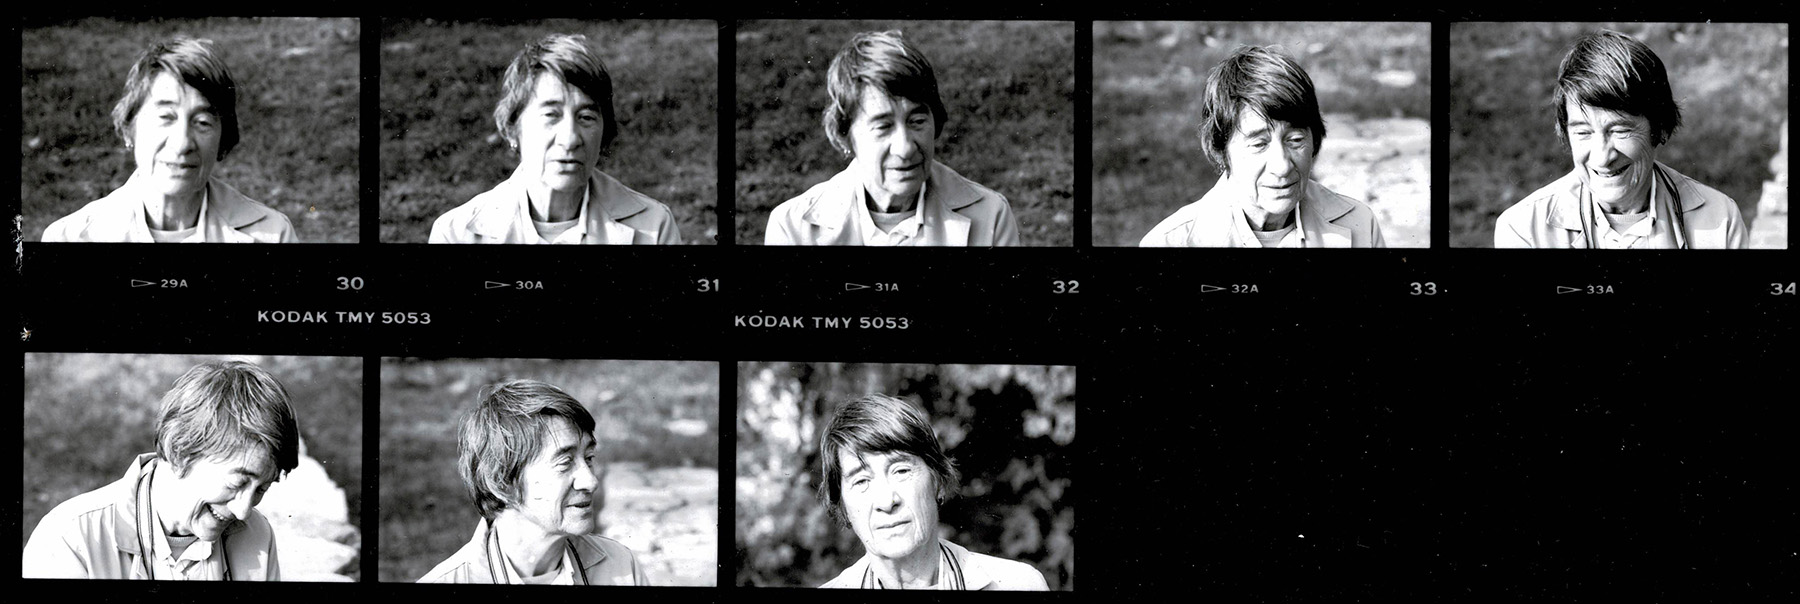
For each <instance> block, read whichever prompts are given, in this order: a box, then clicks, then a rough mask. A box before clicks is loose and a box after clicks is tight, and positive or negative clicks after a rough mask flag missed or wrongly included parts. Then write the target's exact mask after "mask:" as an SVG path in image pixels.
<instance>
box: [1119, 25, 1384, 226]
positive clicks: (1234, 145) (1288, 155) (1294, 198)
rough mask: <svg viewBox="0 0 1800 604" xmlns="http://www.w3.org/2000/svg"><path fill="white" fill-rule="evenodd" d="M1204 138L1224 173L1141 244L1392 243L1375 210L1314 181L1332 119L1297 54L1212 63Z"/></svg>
mask: <svg viewBox="0 0 1800 604" xmlns="http://www.w3.org/2000/svg"><path fill="white" fill-rule="evenodd" d="M1200 139H1201V141H1202V144H1204V145H1205V151H1206V158H1207V159H1208V160H1209V161H1211V162H1212V164H1213V165H1214V166H1215V167H1217V168H1218V170H1219V172H1220V173H1221V174H1223V176H1221V177H1220V178H1219V181H1218V183H1217V184H1214V185H1213V188H1212V190H1210V191H1207V192H1206V195H1205V196H1203V197H1201V198H1200V200H1199V201H1196V202H1194V203H1191V204H1188V205H1187V206H1184V207H1182V208H1181V209H1180V210H1176V211H1175V214H1174V215H1171V216H1169V217H1168V218H1166V219H1164V220H1163V221H1162V222H1161V223H1160V224H1157V225H1156V228H1153V229H1151V230H1150V233H1149V234H1147V235H1145V236H1144V239H1143V241H1142V242H1140V243H1139V245H1140V246H1143V247H1265V248H1266V247H1287V248H1301V247H1311V248H1318V247H1337V248H1344V247H1385V245H1386V244H1385V243H1383V241H1382V239H1381V225H1380V224H1378V223H1376V221H1375V212H1374V211H1372V210H1370V209H1369V206H1367V205H1364V204H1363V202H1361V201H1358V200H1356V199H1352V198H1350V197H1346V196H1343V195H1339V194H1337V193H1335V192H1332V191H1331V190H1330V189H1327V188H1325V186H1324V185H1321V184H1319V183H1318V182H1317V181H1314V180H1313V179H1312V171H1313V161H1314V160H1316V159H1318V156H1319V148H1320V145H1322V144H1323V143H1324V142H1325V120H1324V118H1323V117H1322V116H1321V115H1320V113H1319V99H1318V97H1317V96H1316V95H1315V93H1314V92H1313V83H1312V78H1311V77H1309V76H1308V75H1307V74H1306V70H1305V69H1301V68H1300V64H1299V63H1295V62H1294V60H1293V59H1291V58H1288V57H1287V56H1286V55H1283V54H1280V53H1277V52H1275V51H1273V50H1270V49H1268V48H1264V47H1256V46H1246V47H1241V48H1238V49H1237V50H1236V51H1235V52H1232V53H1231V56H1229V57H1226V58H1225V60H1224V61H1222V62H1220V63H1219V64H1218V65H1216V66H1214V67H1213V69H1212V72H1211V73H1209V74H1207V76H1206V92H1205V96H1204V97H1202V98H1201V105H1200Z"/></svg>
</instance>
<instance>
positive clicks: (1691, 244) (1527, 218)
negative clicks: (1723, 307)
mask: <svg viewBox="0 0 1800 604" xmlns="http://www.w3.org/2000/svg"><path fill="white" fill-rule="evenodd" d="M1656 168H1657V170H1659V171H1661V172H1662V173H1663V174H1664V175H1666V176H1667V177H1668V179H1667V181H1666V182H1665V181H1664V179H1662V178H1657V179H1656V180H1657V183H1656V185H1655V186H1656V187H1657V194H1656V197H1657V207H1656V208H1655V209H1654V210H1652V212H1654V214H1653V215H1654V217H1655V218H1653V220H1655V221H1656V222H1655V224H1653V225H1651V226H1652V227H1653V230H1652V231H1651V234H1650V235H1648V236H1647V237H1646V239H1647V241H1644V242H1643V243H1644V244H1645V245H1644V246H1643V247H1647V248H1651V249H1671V248H1676V247H1679V245H1677V234H1676V229H1675V228H1673V227H1674V223H1675V221H1674V220H1673V219H1671V217H1673V216H1676V214H1675V211H1674V207H1673V204H1674V200H1675V198H1679V199H1680V201H1681V211H1680V214H1679V218H1680V221H1681V222H1682V223H1683V224H1685V225H1686V228H1685V229H1684V230H1683V232H1682V233H1681V234H1680V237H1681V238H1683V239H1685V240H1686V243H1687V247H1688V248H1691V249H1739V248H1743V247H1746V246H1748V245H1749V243H1750V230H1749V229H1748V228H1746V227H1745V225H1744V216H1743V214H1742V213H1740V212H1739V211H1738V206H1737V202H1736V201H1732V199H1731V198H1730V197H1728V196H1726V195H1725V194H1724V193H1720V192H1719V191H1718V189H1714V188H1712V187H1709V186H1706V185H1703V184H1700V183H1699V182H1697V181H1695V180H1694V179H1692V178H1688V177H1686V176H1683V175H1681V173H1679V172H1676V171H1675V170H1674V169H1671V168H1669V167H1668V166H1665V165H1663V164H1662V163H1661V162H1657V164H1656ZM1669 184H1673V185H1674V189H1673V191H1674V195H1671V194H1670V193H1669V191H1670V189H1669V187H1668V185H1669ZM1586 200H1587V195H1585V194H1584V192H1583V191H1582V183H1581V174H1580V173H1579V172H1578V171H1575V170H1571V171H1570V172H1569V173H1568V174H1565V175H1563V177H1562V178H1558V179H1556V182H1552V183H1550V184H1549V185H1546V186H1545V187H1544V188H1542V189H1538V190H1537V191H1535V192H1533V193H1532V194H1530V195H1527V196H1525V199H1524V200H1521V201H1520V202H1519V203H1516V204H1513V206H1512V207H1510V208H1507V209H1506V211H1505V212H1502V213H1501V214H1500V219H1499V220H1497V221H1495V223H1494V247H1497V248H1557V249H1570V248H1586V247H1588V239H1587V234H1586V225H1585V222H1586V221H1584V220H1583V219H1582V216H1581V213H1582V212H1581V204H1582V203H1584V202H1586ZM1602 220H1604V219H1602ZM1646 220H1652V218H1646Z"/></svg>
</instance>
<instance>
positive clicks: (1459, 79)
mask: <svg viewBox="0 0 1800 604" xmlns="http://www.w3.org/2000/svg"><path fill="white" fill-rule="evenodd" d="M1601 29H1611V30H1614V31H1619V32H1623V33H1625V34H1628V35H1630V36H1632V37H1635V38H1637V39H1638V40H1640V41H1643V42H1644V43H1645V44H1648V45H1649V46H1650V49H1651V50H1653V51H1655V52H1656V55H1657V56H1658V57H1660V58H1661V59H1662V61H1663V65H1664V66H1665V67H1666V68H1667V69H1668V71H1669V81H1670V83H1671V84H1672V85H1673V87H1674V89H1675V101H1676V102H1677V103H1679V104H1680V105H1681V118H1682V126H1681V129H1680V130H1677V131H1676V132H1675V136H1674V137H1673V138H1671V139H1669V142H1668V143H1667V144H1665V145H1663V147H1662V149H1661V150H1660V151H1659V152H1658V153H1657V161H1661V162H1662V163H1665V164H1668V165H1669V167H1671V168H1674V169H1675V171H1677V172H1680V173H1682V174H1684V175H1687V176H1688V177H1690V178H1693V179H1694V180H1697V181H1700V182H1701V183H1702V184H1705V185H1708V186H1711V187H1713V188H1715V189H1718V190H1719V191H1721V192H1724V193H1725V194H1726V195H1729V196H1731V198H1732V199H1734V200H1736V201H1737V203H1738V208H1739V209H1740V210H1742V211H1743V214H1744V219H1745V220H1747V221H1748V220H1754V219H1755V218H1756V201H1757V200H1758V199H1760V198H1761V197H1762V184H1763V181H1765V180H1768V179H1769V178H1770V177H1771V174H1770V172H1769V160H1770V158H1772V157H1774V156H1775V154H1776V152H1777V150H1778V149H1779V147H1780V141H1781V128H1782V124H1783V122H1785V121H1786V119H1787V115H1788V106H1787V103H1788V98H1787V90H1788V26H1787V24H1784V23H1772V24H1757V23H1724V24H1720V23H1708V24H1696V23H1684V24H1669V23H1600V24H1593V23H1454V24H1451V26H1450V244H1451V246H1453V247H1491V246H1493V245H1494V220H1495V219H1498V218H1499V217H1500V213H1501V212H1503V211H1505V210H1506V208H1509V207H1512V205H1513V204H1515V203H1518V202H1519V201H1520V200H1522V199H1524V198H1525V196H1526V195H1530V194H1531V192H1532V191H1536V190H1538V188H1540V187H1543V186H1544V185H1547V184H1550V183H1551V182H1552V181H1554V180H1556V179H1558V178H1561V177H1562V176H1563V175H1564V174H1568V173H1569V170H1570V169H1571V168H1572V165H1573V164H1572V163H1571V160H1570V157H1569V148H1568V145H1567V144H1566V143H1564V142H1562V141H1561V140H1559V139H1558V138H1557V136H1556V108H1555V107H1554V106H1552V105H1551V101H1550V97H1551V94H1552V93H1553V91H1554V87H1555V85H1556V76H1557V65H1558V64H1559V63H1560V62H1561V61H1562V57H1563V55H1564V54H1565V53H1567V52H1568V49H1569V47H1570V46H1571V45H1573V44H1574V43H1575V40H1576V38H1579V37H1581V36H1582V35H1583V34H1586V33H1590V32H1593V31H1597V30H1601ZM1750 228H1751V229H1753V230H1754V229H1755V228H1756V225H1755V224H1751V225H1750Z"/></svg>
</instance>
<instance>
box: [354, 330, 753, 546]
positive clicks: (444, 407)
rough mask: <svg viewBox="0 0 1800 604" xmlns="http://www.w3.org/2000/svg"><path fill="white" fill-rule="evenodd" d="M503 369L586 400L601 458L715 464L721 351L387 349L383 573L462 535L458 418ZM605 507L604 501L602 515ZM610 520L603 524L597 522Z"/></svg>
mask: <svg viewBox="0 0 1800 604" xmlns="http://www.w3.org/2000/svg"><path fill="white" fill-rule="evenodd" d="M507 378H531V379H536V380H541V381H544V382H547V383H550V384H555V385H556V386H558V387H560V388H562V389H563V390H564V391H566V392H568V393H569V395H571V396H574V397H575V398H576V400H579V401H581V402H582V403H583V404H585V405H587V407H588V411H589V412H591V413H593V414H594V419H595V420H596V421H597V423H598V424H599V426H598V428H597V429H596V430H595V432H596V434H595V437H596V438H597V439H598V440H599V441H600V447H601V449H600V453H601V458H602V459H604V460H605V461H606V462H608V463H617V462H641V463H643V464H645V465H646V466H649V467H681V466H691V467H707V468H717V467H718V462H719V372H718V364H716V363H708V362H694V361H671V362H665V361H591V360H575V361H562V360H545V359H481V360H468V359H453V360H441V361H424V360H415V359H383V360H382V367H381V529H380V530H381V552H380V556H381V580H382V581H395V582H405V581H415V580H417V579H418V578H419V577H420V576H421V575H424V574H425V572H426V571H429V570H431V567H433V566H435V565H437V563H439V562H442V561H443V560H444V559H445V558H448V557H450V554H452V553H455V552H456V550H457V549H458V548H460V547H462V545H463V544H464V543H466V542H467V541H468V539H469V534H470V532H471V531H473V530H474V526H475V522H476V521H477V520H478V519H479V518H480V514H479V513H478V512H477V511H476V509H475V506H474V504H473V503H472V502H470V501H469V497H468V495H467V493H466V491H465V490H464V489H463V484H462V479H461V478H459V477H458V476H457V473H456V450H457V445H456V429H457V426H458V421H459V419H460V418H461V414H462V413H463V412H465V411H466V410H467V409H469V407H471V406H472V405H474V403H475V396H476V394H477V393H478V392H479V391H480V390H481V388H482V387H483V386H486V385H487V384H490V383H493V382H496V381H499V380H502V379H507ZM673 421H688V422H694V421H698V422H704V425H705V428H706V429H705V430H704V432H702V433H700V434H698V435H683V434H678V433H676V432H673V431H671V430H669V425H670V422H673ZM616 504H617V502H616V501H615V502H614V505H616ZM608 507H609V508H610V507H611V506H610V505H609V506H608ZM610 517H611V514H609V513H608V512H607V511H602V513H601V521H602V522H603V523H605V522H607V521H608V520H609V519H610ZM606 530H607V529H606V527H604V526H603V527H602V528H601V531H600V532H601V534H603V535H604V534H606ZM634 530H637V529H634ZM706 530H707V531H708V532H711V531H714V530H716V527H713V526H708V527H706ZM633 553H635V554H637V555H638V556H639V557H642V558H648V557H649V554H648V553H647V552H644V551H638V550H635V549H634V552H633ZM652 579H653V580H658V581H667V580H668V579H667V578H666V577H652Z"/></svg>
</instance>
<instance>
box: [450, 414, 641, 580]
mask: <svg viewBox="0 0 1800 604" xmlns="http://www.w3.org/2000/svg"><path fill="white" fill-rule="evenodd" d="M457 436H458V440H459V446H458V454H457V470H458V471H459V472H460V473H461V474H462V479H463V485H464V486H465V487H467V488H468V491H469V496H470V497H471V498H472V499H473V500H474V503H475V508H476V509H477V510H478V511H480V512H481V520H480V521H479V522H477V523H476V524H475V535H474V536H473V537H471V538H470V539H469V543H468V544H467V545H464V546H463V547H462V549H460V550H457V552H456V553H455V554H454V555H451V556H450V559H448V560H445V561H443V562H442V563H440V564H438V565H437V567H436V568H433V569H431V572H429V573H426V574H425V576H424V577H422V578H420V579H419V582H421V583H495V584H538V585H649V584H650V580H649V578H648V577H646V576H645V575H644V569H643V568H642V567H640V566H638V561H637V557H636V556H633V555H632V553H631V550H629V549H626V547H625V546H624V545H621V544H619V542H617V541H613V540H611V539H607V538H605V537H601V536H599V535H594V534H591V533H593V532H594V530H595V529H597V528H599V525H600V524H599V523H600V508H602V507H604V506H605V504H606V492H605V491H604V490H603V489H602V488H601V484H600V481H601V478H602V477H604V476H605V470H604V469H603V468H602V466H601V465H600V462H599V461H598V459H597V457H598V455H599V449H600V445H599V443H598V442H596V441H595V440H594V416H592V415H589V414H588V411H587V408H586V407H583V406H582V405H581V402H580V401H577V400H575V397H572V396H569V395H568V394H567V393H564V392H563V391H562V390H561V389H559V388H557V387H555V386H551V385H549V384H545V383H543V382H538V381H533V380H514V381H509V382H502V383H499V384H495V385H492V386H489V387H487V388H485V389H483V390H482V392H481V395H480V398H479V400H478V401H477V402H476V404H475V408H474V409H471V410H470V411H469V412H468V414H466V415H465V416H464V417H463V421H462V429H461V430H460V431H459V432H458V434H457Z"/></svg>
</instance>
